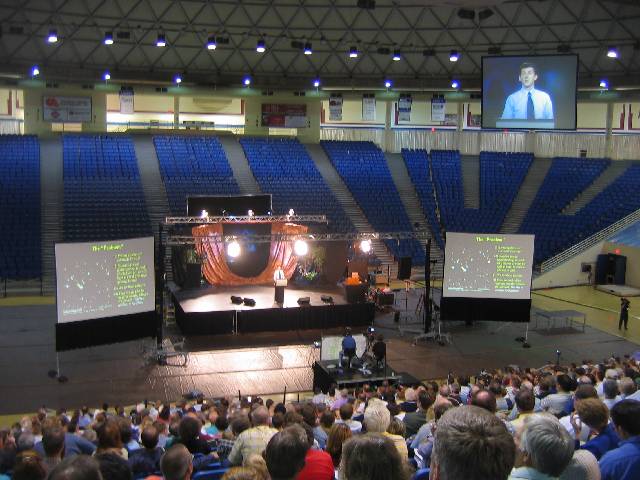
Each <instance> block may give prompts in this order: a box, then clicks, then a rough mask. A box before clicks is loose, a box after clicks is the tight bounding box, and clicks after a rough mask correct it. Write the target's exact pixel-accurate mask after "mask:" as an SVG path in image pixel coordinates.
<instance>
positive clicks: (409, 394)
mask: <svg viewBox="0 0 640 480" xmlns="http://www.w3.org/2000/svg"><path fill="white" fill-rule="evenodd" d="M416 399H417V395H416V391H415V390H414V389H413V388H411V387H409V388H407V389H406V390H405V391H404V400H405V401H406V402H415V401H416Z"/></svg>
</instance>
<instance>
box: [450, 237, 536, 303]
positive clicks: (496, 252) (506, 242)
mask: <svg viewBox="0 0 640 480" xmlns="http://www.w3.org/2000/svg"><path fill="white" fill-rule="evenodd" d="M533 239H534V236H533V235H500V234H486V233H478V234H475V233H455V232H447V244H446V248H445V257H444V282H443V286H442V296H443V297H464V298H502V299H512V300H513V299H530V298H531V272H532V268H533Z"/></svg>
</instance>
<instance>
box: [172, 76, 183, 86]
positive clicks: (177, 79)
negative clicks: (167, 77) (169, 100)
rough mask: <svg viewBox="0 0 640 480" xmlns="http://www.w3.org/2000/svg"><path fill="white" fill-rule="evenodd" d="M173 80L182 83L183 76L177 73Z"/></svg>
mask: <svg viewBox="0 0 640 480" xmlns="http://www.w3.org/2000/svg"><path fill="white" fill-rule="evenodd" d="M173 81H174V82H176V84H178V85H180V84H181V83H182V77H181V76H180V75H176V76H175V78H174V79H173Z"/></svg>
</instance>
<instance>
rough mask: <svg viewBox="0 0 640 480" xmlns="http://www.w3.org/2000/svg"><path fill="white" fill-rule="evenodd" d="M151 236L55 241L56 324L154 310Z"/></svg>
mask: <svg viewBox="0 0 640 480" xmlns="http://www.w3.org/2000/svg"><path fill="white" fill-rule="evenodd" d="M153 240H154V239H153V237H145V238H133V239H127V240H114V241H111V240H110V241H102V242H86V243H59V244H56V247H55V253H56V280H57V289H56V290H57V305H58V324H65V323H70V322H79V321H84V320H94V319H100V318H107V317H122V316H126V315H132V314H139V313H144V312H151V311H153V310H155V271H154V243H153Z"/></svg>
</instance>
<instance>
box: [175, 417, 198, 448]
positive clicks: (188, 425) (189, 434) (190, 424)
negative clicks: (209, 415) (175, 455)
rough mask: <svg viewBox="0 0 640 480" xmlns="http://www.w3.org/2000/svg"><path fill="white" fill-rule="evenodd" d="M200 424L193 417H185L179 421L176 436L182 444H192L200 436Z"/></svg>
mask: <svg viewBox="0 0 640 480" xmlns="http://www.w3.org/2000/svg"><path fill="white" fill-rule="evenodd" d="M201 428H202V424H201V423H200V420H198V419H197V418H195V417H192V416H189V415H186V416H184V417H183V418H182V420H180V425H179V426H178V436H179V437H180V440H182V441H183V442H192V441H193V440H195V439H196V438H198V436H199V435H200V429H201Z"/></svg>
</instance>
